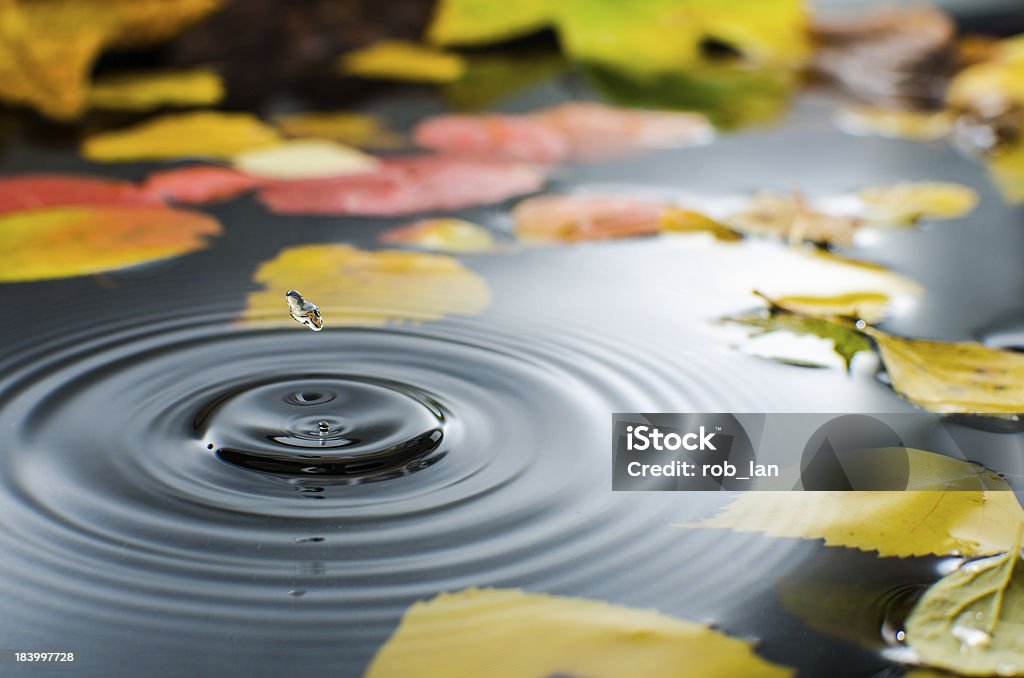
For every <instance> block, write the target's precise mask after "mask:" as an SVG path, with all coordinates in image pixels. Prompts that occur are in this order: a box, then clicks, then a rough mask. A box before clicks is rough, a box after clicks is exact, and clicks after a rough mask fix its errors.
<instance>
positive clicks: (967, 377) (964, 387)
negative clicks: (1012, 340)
mask: <svg viewBox="0 0 1024 678" xmlns="http://www.w3.org/2000/svg"><path fill="white" fill-rule="evenodd" d="M863 331H864V333H865V334H867V335H868V336H870V337H871V338H872V339H874V340H875V343H876V344H878V350H879V353H880V355H881V357H882V362H884V363H885V369H886V371H887V372H888V373H889V378H890V379H891V380H892V387H893V389H895V390H896V392H897V393H899V394H900V395H902V396H903V397H904V398H906V399H907V400H910V401H911V402H913V403H915V404H917V405H920V406H921V407H923V408H925V409H927V410H928V411H929V412H940V413H972V414H1020V413H1024V354H1021V353H1018V352H1016V351H1006V350H1000V349H996V348H989V347H988V346H984V345H982V344H979V343H976V342H962V343H956V342H946V341H933V340H930V339H908V338H905V337H897V336H894V335H891V334H888V333H887V332H883V331H882V330H880V329H878V328H875V327H870V326H868V327H866V328H864V329H863Z"/></svg>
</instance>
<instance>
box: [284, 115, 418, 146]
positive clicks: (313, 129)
mask: <svg viewBox="0 0 1024 678" xmlns="http://www.w3.org/2000/svg"><path fill="white" fill-rule="evenodd" d="M274 123H275V124H276V125H277V126H278V127H279V128H280V129H281V131H282V132H284V133H285V134H286V135H288V136H289V137H297V138H314V139H330V140H332V141H337V142H339V143H342V144H348V145H350V146H357V147H359V148H375V149H393V148H401V147H403V146H405V139H404V138H403V137H402V135H400V134H398V133H397V132H394V131H392V130H391V129H389V128H388V127H387V125H385V124H384V122H383V121H382V120H381V119H380V118H379V117H377V116H375V115H371V114H369V113H350V112H337V111H329V112H328V111H324V112H312V113H291V114H289V115H282V116H279V117H277V118H275V119H274Z"/></svg>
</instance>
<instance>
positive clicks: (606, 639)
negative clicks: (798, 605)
mask: <svg viewBox="0 0 1024 678" xmlns="http://www.w3.org/2000/svg"><path fill="white" fill-rule="evenodd" d="M510 648H516V649H515V651H514V652H510V651H509V649H510ZM791 674H792V671H790V670H789V669H787V668H784V667H782V666H778V665H776V664H772V663H769V662H768V661H766V660H764V659H761V658H760V657H758V656H757V655H756V654H754V651H753V648H752V646H751V643H749V642H747V641H744V640H740V639H738V638H730V637H728V636H726V635H724V634H722V633H719V632H718V631H714V630H712V629H709V628H707V627H706V626H702V625H700V624H695V623H693V622H687V621H682V620H679V619H674V618H672V617H668V616H665V615H662V614H659V613H657V612H655V611H653V610H641V609H634V608H629V607H622V606H618V605H610V604H608V603H605V602H601V601H595V600H585V599H582V598H569V597H563V596H551V595H547V594H540V593H526V592H524V591H520V590H517V589H468V590H464V591H459V592H457V593H442V594H440V595H439V596H437V597H436V598H433V599H432V600H429V601H421V602H417V603H415V604H414V605H413V606H412V607H410V608H409V609H408V610H407V611H406V613H405V615H403V617H402V621H401V623H400V624H399V626H398V629H397V630H396V631H395V633H394V634H393V635H392V636H391V638H390V639H388V641H387V642H386V643H385V644H384V646H383V647H382V648H381V649H380V650H379V651H378V652H377V655H376V656H375V657H374V658H373V661H372V662H371V663H370V668H369V669H368V671H367V674H366V676H367V678H406V677H407V676H423V677H424V678H434V677H436V678H442V677H447V676H456V675H459V676H484V675H486V676H490V677H492V678H542V677H547V676H581V677H582V676H586V677H588V678H589V677H593V678H620V677H621V678H631V677H633V676H645V677H649V678H669V677H675V676H683V675H687V676H691V675H692V676H723V677H724V676H745V677H746V676H750V677H757V676H780V677H781V676H789V675H791Z"/></svg>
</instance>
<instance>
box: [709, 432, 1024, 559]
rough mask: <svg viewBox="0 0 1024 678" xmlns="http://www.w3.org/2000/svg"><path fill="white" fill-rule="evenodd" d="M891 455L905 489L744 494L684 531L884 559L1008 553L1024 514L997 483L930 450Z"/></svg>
mask: <svg viewBox="0 0 1024 678" xmlns="http://www.w3.org/2000/svg"><path fill="white" fill-rule="evenodd" d="M893 453H894V454H895V453H900V454H902V453H905V454H906V455H907V460H908V462H909V470H910V485H909V488H908V489H907V490H905V491H902V492H894V491H864V490H861V491H848V492H839V491H827V492H822V491H817V492H744V493H742V494H740V495H738V496H737V497H736V498H735V499H734V500H733V501H732V503H730V504H729V505H728V506H727V507H725V508H724V509H723V510H722V511H721V512H719V513H718V515H716V516H713V517H712V518H709V519H707V520H704V521H702V522H700V523H697V524H695V525H689V527H701V528H727V529H731V530H736V531H738V532H761V533H763V534H767V535H769V536H772V537H797V538H802V539H823V540H824V541H825V545H826V546H845V547H849V548H856V549H860V550H862V551H877V552H878V555H879V556H882V557H893V556H895V557H901V558H904V557H909V556H926V555H938V556H945V555H951V554H962V555H965V556H968V557H973V556H983V555H992V554H996V553H1002V552H1004V551H1006V550H1007V549H1009V548H1011V546H1012V544H1013V542H1014V539H1015V537H1016V534H1017V528H1018V526H1019V525H1020V523H1021V521H1022V520H1024V511H1022V510H1021V507H1020V504H1019V503H1018V502H1017V498H1016V497H1015V496H1014V493H1013V491H1012V490H1011V489H1010V487H1009V486H1008V485H1007V484H1006V482H1005V481H1004V480H1003V479H1002V478H1000V477H999V476H998V475H996V474H994V473H992V472H990V471H987V470H985V469H983V468H981V467H979V466H976V465H974V464H970V463H968V462H965V461H960V460H957V459H951V458H949V457H946V456H943V455H940V454H934V453H932V452H925V451H923V450H913V449H907V450H905V451H904V450H902V449H901V450H896V449H894V450H893ZM951 488H952V489H951Z"/></svg>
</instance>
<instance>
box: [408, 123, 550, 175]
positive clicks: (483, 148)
mask: <svg viewBox="0 0 1024 678" xmlns="http://www.w3.org/2000/svg"><path fill="white" fill-rule="evenodd" d="M413 140H414V141H415V142H416V143H417V144H419V145H420V146H424V147H426V148H431V149H434V150H437V151H444V152H447V153H458V154H462V155H479V156H497V157H503V158H510V159H513V160H529V161H533V162H541V163H557V162H560V161H562V160H565V159H566V157H567V156H568V155H569V152H570V146H569V139H568V138H567V137H566V135H565V134H563V133H562V132H561V130H559V129H557V128H555V127H553V126H552V125H549V124H548V123H546V122H544V121H543V120H540V119H538V118H536V117H532V116H526V115H498V114H487V115H440V116H436V117H433V118H428V119H426V120H424V121H423V122H421V123H419V124H418V125H416V128H415V129H414V130H413Z"/></svg>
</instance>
